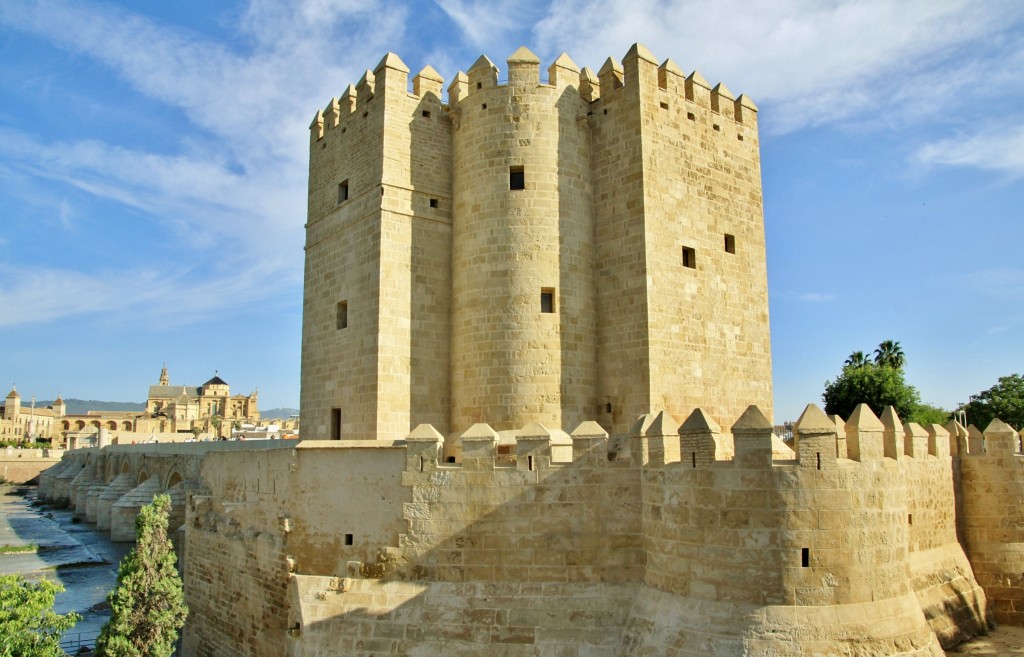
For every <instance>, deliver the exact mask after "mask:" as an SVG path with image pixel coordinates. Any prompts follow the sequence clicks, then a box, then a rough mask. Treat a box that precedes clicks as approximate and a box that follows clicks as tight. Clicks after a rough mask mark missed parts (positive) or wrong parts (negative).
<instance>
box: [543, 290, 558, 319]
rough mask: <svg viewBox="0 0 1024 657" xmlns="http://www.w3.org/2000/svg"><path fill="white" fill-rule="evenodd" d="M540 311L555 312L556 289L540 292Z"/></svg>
mask: <svg viewBox="0 0 1024 657" xmlns="http://www.w3.org/2000/svg"><path fill="white" fill-rule="evenodd" d="M540 311H541V312H542V313H553V312H555V288H553V287H545V288H542V289H541V291H540Z"/></svg>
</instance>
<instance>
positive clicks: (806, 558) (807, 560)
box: [800, 548, 811, 568]
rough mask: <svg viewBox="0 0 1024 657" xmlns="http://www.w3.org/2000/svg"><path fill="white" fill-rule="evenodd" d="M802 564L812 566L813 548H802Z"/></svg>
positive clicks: (806, 566)
mask: <svg viewBox="0 0 1024 657" xmlns="http://www.w3.org/2000/svg"><path fill="white" fill-rule="evenodd" d="M800 565H801V566H803V567H804V568H810V567H811V548H800Z"/></svg>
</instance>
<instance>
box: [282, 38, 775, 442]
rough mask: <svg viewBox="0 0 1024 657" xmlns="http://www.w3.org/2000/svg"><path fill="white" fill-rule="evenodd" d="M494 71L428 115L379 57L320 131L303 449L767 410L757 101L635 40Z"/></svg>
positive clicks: (520, 61) (313, 162) (317, 120)
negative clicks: (620, 51)
mask: <svg viewBox="0 0 1024 657" xmlns="http://www.w3.org/2000/svg"><path fill="white" fill-rule="evenodd" d="M507 65H508V72H507V77H508V82H507V84H502V83H500V82H499V78H500V73H499V69H498V67H497V66H496V65H495V64H494V63H493V62H492V61H491V60H490V59H488V58H487V57H486V56H482V57H480V59H478V60H477V61H476V63H474V64H473V66H471V67H470V68H469V69H468V71H467V72H466V73H461V72H460V73H458V74H457V75H456V76H455V78H454V79H453V80H452V81H451V83H450V84H449V86H448V103H447V104H443V103H442V102H441V97H440V96H441V89H442V80H441V78H440V76H438V75H437V73H436V71H434V69H432V68H430V67H427V68H425V69H424V70H423V71H421V72H420V73H419V74H417V75H416V76H414V77H413V79H412V93H410V91H409V70H408V67H406V66H405V64H404V63H403V62H402V61H401V60H400V59H399V58H398V57H397V56H396V55H394V54H388V55H387V56H385V57H384V58H383V59H382V60H381V62H380V63H379V64H378V65H377V67H376V68H375V69H374V70H373V71H367V72H366V73H365V74H364V76H363V77H362V78H361V79H360V80H359V82H358V83H357V84H356V85H355V86H350V87H349V88H348V89H346V90H345V92H344V93H343V94H342V95H341V96H340V97H339V98H335V99H331V101H330V102H329V103H328V104H327V106H326V108H325V109H323V110H321V111H319V112H317V114H316V116H315V117H314V120H313V122H312V124H311V126H310V173H309V212H308V217H307V224H306V278H305V293H304V294H305V296H304V319H303V352H302V353H303V356H302V398H301V399H302V401H301V406H302V409H301V415H302V418H303V435H304V437H306V438H312V439H375V438H377V437H380V436H394V435H404V434H405V433H406V432H408V431H409V429H411V428H412V427H414V426H417V425H419V424H431V425H432V426H434V427H435V428H436V429H437V430H438V431H440V432H441V433H442V434H443V435H445V436H447V437H449V439H453V438H454V437H455V436H457V435H459V434H461V433H462V432H463V431H465V430H466V429H468V428H469V427H471V426H472V425H474V424H477V423H481V422H486V423H488V424H489V425H490V426H491V427H492V428H493V429H495V430H497V431H498V432H504V431H515V430H516V429H517V428H519V427H522V426H524V425H526V424H527V423H529V422H540V423H543V424H545V425H546V426H548V427H551V428H552V429H553V430H558V431H569V430H571V429H572V428H574V427H576V426H578V425H579V424H580V423H581V422H584V421H587V420H591V419H594V420H596V421H597V422H598V423H599V424H600V425H601V426H602V427H604V429H605V430H606V431H609V432H610V433H612V434H614V435H625V434H626V433H627V431H628V429H629V426H630V425H631V424H632V422H633V421H634V420H635V418H636V417H637V416H638V415H642V414H645V413H649V412H651V411H655V412H656V411H659V410H665V411H667V412H669V413H672V414H674V415H676V416H679V417H685V416H687V415H689V414H690V412H691V411H692V410H693V409H694V408H696V407H697V406H702V407H703V408H704V410H705V412H706V413H708V414H709V415H710V416H711V417H713V418H715V419H716V421H725V420H726V419H727V418H734V417H737V416H738V415H739V414H740V413H742V412H743V409H744V408H745V407H746V405H748V404H750V403H756V404H757V405H758V406H759V407H760V408H762V409H764V410H765V412H766V413H768V414H769V415H770V414H771V403H772V395H771V359H770V350H769V335H768V295H767V282H766V264H765V243H764V220H763V212H762V201H761V174H760V158H759V153H758V135H757V111H756V107H755V106H754V104H753V103H752V102H751V101H750V100H749V99H748V98H746V97H744V96H739V97H735V96H734V95H733V94H732V92H730V91H729V90H728V89H726V87H725V86H724V85H717V86H714V87H712V86H711V85H710V84H708V83H707V81H706V80H704V78H703V77H701V75H700V74H699V73H697V72H694V73H692V74H691V75H689V76H684V75H683V74H682V73H681V72H680V70H679V68H678V67H677V66H676V65H675V64H674V63H673V62H672V61H671V60H666V61H665V62H663V63H662V64H658V63H657V61H656V60H655V59H654V57H653V55H651V53H650V52H649V51H648V50H647V49H646V48H644V47H643V46H640V45H636V46H634V47H633V48H631V49H630V50H629V52H628V53H627V54H626V56H625V57H624V58H623V60H622V63H621V64H620V63H618V62H616V61H614V60H612V59H609V60H608V61H607V62H606V63H605V65H604V66H603V67H602V68H601V69H600V71H599V73H598V74H596V75H595V74H594V73H593V71H591V70H590V69H588V68H584V69H582V70H581V69H580V68H579V67H577V65H576V64H575V63H574V62H573V61H572V59H570V58H569V57H568V55H562V56H560V57H559V58H558V59H557V60H556V61H555V62H554V63H553V64H552V65H551V66H550V67H549V68H548V70H547V78H548V79H547V82H546V83H544V82H541V79H540V60H539V59H538V58H537V57H536V56H535V55H534V54H533V53H531V52H530V51H529V50H527V49H526V48H520V49H519V50H517V51H516V52H515V53H513V54H512V55H511V56H510V57H509V58H508V62H507ZM341 364H343V366H342V365H341ZM451 453H452V452H451V451H449V455H451Z"/></svg>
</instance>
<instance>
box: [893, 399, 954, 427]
mask: <svg viewBox="0 0 1024 657" xmlns="http://www.w3.org/2000/svg"><path fill="white" fill-rule="evenodd" d="M950 415H951V414H950V412H949V411H947V410H946V409H944V408H939V407H938V406H932V405H931V404H925V403H924V402H922V403H920V404H918V405H917V407H915V408H914V410H913V412H911V414H910V416H909V417H908V418H907V419H906V420H904V422H917V423H918V424H920V425H921V426H922V427H923V426H927V425H929V424H945V423H947V422H949V416H950Z"/></svg>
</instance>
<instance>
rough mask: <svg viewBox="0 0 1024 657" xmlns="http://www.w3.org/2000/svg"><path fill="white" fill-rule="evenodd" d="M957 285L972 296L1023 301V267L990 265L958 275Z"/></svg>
mask: <svg viewBox="0 0 1024 657" xmlns="http://www.w3.org/2000/svg"><path fill="white" fill-rule="evenodd" d="M957 287H958V288H960V290H962V291H963V292H964V293H967V294H970V295H972V296H980V297H982V298H989V299H993V300H995V301H999V302H1020V301H1024V269H1020V268H1014V267H992V268H989V269H980V270H977V271H973V272H966V273H964V274H962V275H961V276H959V278H958V280H957Z"/></svg>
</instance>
